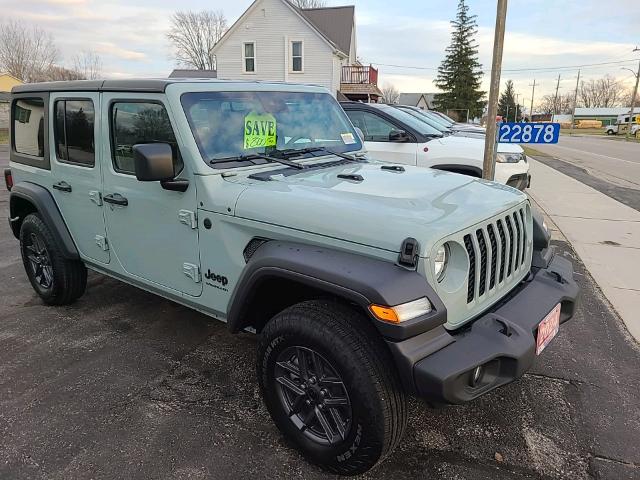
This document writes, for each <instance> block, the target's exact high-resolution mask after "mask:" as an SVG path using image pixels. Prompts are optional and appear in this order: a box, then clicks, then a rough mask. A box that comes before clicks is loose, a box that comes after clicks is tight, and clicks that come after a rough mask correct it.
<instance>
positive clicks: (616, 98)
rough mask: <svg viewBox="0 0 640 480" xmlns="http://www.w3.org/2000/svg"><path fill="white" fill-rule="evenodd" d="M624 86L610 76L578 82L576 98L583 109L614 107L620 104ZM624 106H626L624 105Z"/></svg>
mask: <svg viewBox="0 0 640 480" xmlns="http://www.w3.org/2000/svg"><path fill="white" fill-rule="evenodd" d="M624 93H625V88H624V86H623V85H622V84H621V83H620V82H618V81H617V80H616V79H615V78H613V77H612V76H610V75H605V76H604V77H602V78H599V79H597V80H594V79H591V80H589V81H586V82H584V81H583V82H580V88H579V89H578V98H579V100H580V103H581V104H582V106H583V107H587V108H598V107H604V108H606V107H616V106H618V105H620V104H621V102H622V99H623V96H624ZM625 106H626V105H625Z"/></svg>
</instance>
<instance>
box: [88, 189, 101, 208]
mask: <svg viewBox="0 0 640 480" xmlns="http://www.w3.org/2000/svg"><path fill="white" fill-rule="evenodd" d="M89 200H91V201H92V202H93V203H95V204H96V205H98V206H99V207H101V206H102V193H100V192H99V191H98V190H89Z"/></svg>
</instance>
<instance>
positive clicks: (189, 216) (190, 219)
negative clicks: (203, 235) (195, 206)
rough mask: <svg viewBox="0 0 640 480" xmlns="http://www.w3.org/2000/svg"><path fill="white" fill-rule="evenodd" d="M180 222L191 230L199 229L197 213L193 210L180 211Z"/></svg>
mask: <svg viewBox="0 0 640 480" xmlns="http://www.w3.org/2000/svg"><path fill="white" fill-rule="evenodd" d="M178 220H179V221H180V223H184V224H185V225H186V226H188V227H190V228H198V221H197V219H196V214H195V212H192V211H191V210H180V211H179V212H178Z"/></svg>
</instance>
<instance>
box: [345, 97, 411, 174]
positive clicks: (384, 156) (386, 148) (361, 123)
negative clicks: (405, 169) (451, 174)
mask: <svg viewBox="0 0 640 480" xmlns="http://www.w3.org/2000/svg"><path fill="white" fill-rule="evenodd" d="M345 111H346V113H347V116H348V117H349V119H350V120H351V123H353V125H354V126H356V127H358V128H359V129H360V130H362V133H363V134H364V142H365V147H366V148H367V150H368V151H369V153H370V154H371V157H372V158H374V159H376V160H383V161H385V162H393V163H402V164H404V165H416V161H417V149H418V144H417V143H416V141H415V140H412V141H408V142H391V141H389V134H390V133H391V132H393V131H398V130H404V129H403V128H402V127H401V126H399V125H395V124H394V123H392V122H391V121H389V120H388V119H386V118H384V117H382V116H381V115H378V114H376V113H374V112H369V111H367V110H358V109H347V110H345Z"/></svg>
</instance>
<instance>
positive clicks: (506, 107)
mask: <svg viewBox="0 0 640 480" xmlns="http://www.w3.org/2000/svg"><path fill="white" fill-rule="evenodd" d="M517 113H518V118H516V95H515V91H514V89H513V82H512V81H511V80H507V83H506V84H505V90H504V92H502V93H501V94H500V100H498V115H500V116H502V118H506V119H507V121H508V122H517V121H519V120H520V119H522V106H521V105H518V112H517Z"/></svg>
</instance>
